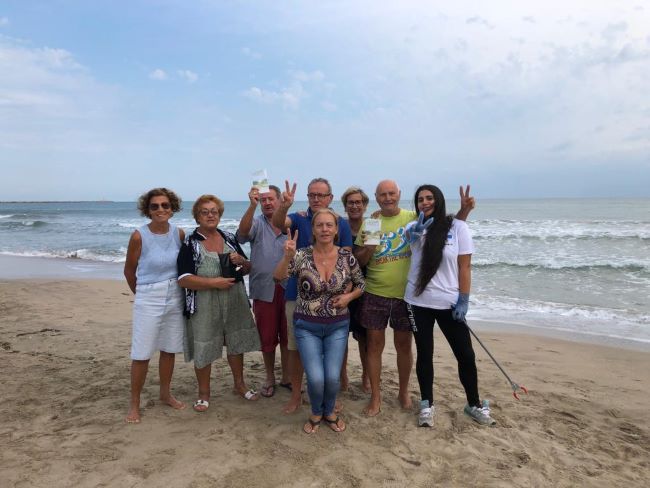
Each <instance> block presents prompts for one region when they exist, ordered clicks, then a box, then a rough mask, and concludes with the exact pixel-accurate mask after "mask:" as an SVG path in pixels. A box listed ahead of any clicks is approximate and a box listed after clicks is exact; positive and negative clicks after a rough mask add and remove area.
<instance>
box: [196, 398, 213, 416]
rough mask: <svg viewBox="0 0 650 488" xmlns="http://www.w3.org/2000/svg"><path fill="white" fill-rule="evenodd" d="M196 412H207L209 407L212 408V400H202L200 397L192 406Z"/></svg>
mask: <svg viewBox="0 0 650 488" xmlns="http://www.w3.org/2000/svg"><path fill="white" fill-rule="evenodd" d="M192 408H193V409H194V411H195V412H199V413H203V412H205V411H206V410H207V409H208V408H210V402H209V401H207V400H201V399H200V398H199V399H198V400H197V401H195V402H194V405H193V406H192Z"/></svg>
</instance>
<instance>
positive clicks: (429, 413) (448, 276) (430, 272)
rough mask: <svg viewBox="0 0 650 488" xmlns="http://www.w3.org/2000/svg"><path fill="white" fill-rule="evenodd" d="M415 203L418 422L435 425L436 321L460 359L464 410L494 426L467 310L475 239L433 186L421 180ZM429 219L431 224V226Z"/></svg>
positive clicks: (412, 290) (411, 296) (411, 230)
mask: <svg viewBox="0 0 650 488" xmlns="http://www.w3.org/2000/svg"><path fill="white" fill-rule="evenodd" d="M414 200H415V202H414V203H415V206H416V208H417V209H418V212H421V213H424V217H425V218H426V219H429V218H431V217H433V222H431V223H429V222H424V223H423V219H422V217H420V219H419V221H418V222H413V223H411V224H409V226H408V227H407V235H408V237H409V239H410V241H411V251H412V256H411V268H410V270H409V275H408V282H407V285H406V292H405V295H404V300H405V301H406V302H407V304H408V306H409V315H410V319H411V325H412V328H413V335H414V336H415V344H416V347H417V362H416V372H417V377H418V382H419V384H420V394H421V397H422V401H421V402H420V417H419V420H418V424H419V425H420V426H428V427H431V426H433V413H434V404H433V326H434V324H435V323H436V322H437V323H438V326H439V327H440V330H441V331H442V333H443V334H444V336H445V338H446V339H447V342H449V345H450V346H451V349H452V351H453V353H454V356H455V357H456V360H457V361H458V375H459V377H460V382H461V383H462V385H463V388H464V389H465V394H466V396H467V405H466V406H465V409H464V412H465V414H467V415H468V416H470V417H471V418H472V419H473V420H475V421H476V422H478V423H480V424H482V425H494V424H495V423H496V422H495V421H494V420H493V419H492V418H491V417H490V409H489V403H488V401H487V400H484V401H483V402H481V400H480V398H479V393H478V376H477V371H476V359H475V356H474V349H473V348H472V340H471V338H470V333H469V330H468V328H467V327H466V326H465V314H466V313H467V308H468V305H469V292H470V286H471V259H472V253H473V252H474V244H473V242H472V236H471V235H470V231H469V228H468V226H467V224H466V223H465V222H463V221H462V220H457V219H455V218H453V217H452V216H448V215H446V207H445V197H444V195H443V194H442V192H441V191H440V189H439V188H438V187H436V186H434V185H421V186H420V187H419V188H418V189H417V190H416V192H415V198H414ZM427 224H429V225H428V227H427Z"/></svg>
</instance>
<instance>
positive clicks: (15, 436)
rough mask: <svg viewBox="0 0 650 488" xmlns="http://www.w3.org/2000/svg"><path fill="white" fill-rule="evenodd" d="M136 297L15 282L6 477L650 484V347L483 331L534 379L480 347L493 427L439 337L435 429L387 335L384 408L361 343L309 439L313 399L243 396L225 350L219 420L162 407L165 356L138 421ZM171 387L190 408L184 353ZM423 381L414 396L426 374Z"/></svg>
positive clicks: (3, 363) (11, 289)
mask: <svg viewBox="0 0 650 488" xmlns="http://www.w3.org/2000/svg"><path fill="white" fill-rule="evenodd" d="M132 300H133V298H132V295H131V293H130V292H129V290H128V288H127V287H126V285H124V284H123V283H119V282H110V281H97V282H92V281H9V282H5V283H2V284H0V316H1V317H2V318H1V321H0V371H2V376H1V379H0V385H1V391H2V395H1V397H2V402H1V403H0V446H1V447H0V450H1V456H0V458H1V459H2V462H1V463H0V486H3V487H10V486H11V487H13V486H16V487H23V486H25V487H28V486H29V487H32V486H43V487H48V488H54V487H59V486H61V487H63V486H106V487H113V486H115V487H124V486H131V487H140V486H174V487H208V486H219V487H231V486H232V487H240V486H264V487H265V486H283V487H320V486H323V487H339V486H340V487H364V488H365V487H368V488H370V487H372V488H376V487H401V486H411V487H428V486H469V485H474V486H488V487H489V486H495V487H497V486H498V487H502V486H526V487H528V486H626V487H630V486H644V485H645V484H646V483H647V480H648V479H650V428H649V426H648V422H647V406H648V404H649V403H650V394H649V392H650V378H649V375H648V371H650V354H648V353H645V352H639V351H632V350H624V349H618V348H609V347H603V346H596V345H587V344H578V343H571V342H565V341H560V340H554V339H547V338H539V337H535V336H530V335H519V334H502V333H499V334H497V333H492V332H481V337H482V338H483V340H484V341H485V343H486V345H487V346H488V347H489V348H490V349H491V351H492V352H493V354H495V356H496V357H497V358H499V359H500V361H502V365H503V366H504V367H505V368H506V370H507V371H509V372H510V373H511V374H512V376H513V377H514V379H516V380H519V381H521V382H522V383H523V384H525V385H526V386H527V387H528V388H529V390H530V394H529V395H528V396H524V397H523V398H522V400H521V401H520V402H517V401H516V400H515V399H514V398H513V397H512V396H511V395H510V389H509V386H508V384H507V383H506V382H505V380H504V378H503V377H502V376H501V374H500V373H499V371H498V370H497V369H496V368H495V366H494V365H493V364H492V362H491V361H490V360H489V358H487V356H486V355H485V353H484V352H483V351H482V350H480V349H479V348H478V346H477V345H476V353H477V357H478V368H479V382H480V383H479V386H480V390H481V393H482V396H483V397H485V398H490V399H491V400H492V403H491V404H492V412H493V416H494V418H495V419H496V420H497V421H498V426H497V427H495V428H486V427H481V426H478V425H476V424H474V423H472V422H471V421H470V420H469V419H468V418H467V417H465V416H464V415H463V413H462V408H463V405H464V403H465V399H464V395H463V392H462V388H461V386H460V384H459V382H458V378H457V372H456V366H455V361H454V359H453V357H452V355H451V353H450V350H449V347H448V345H447V344H446V342H445V340H444V338H443V337H442V336H440V335H438V334H437V335H436V341H437V342H436V361H435V367H436V386H435V395H436V416H435V426H434V427H433V428H431V429H422V428H420V429H419V428H418V427H417V413H416V412H415V410H413V411H403V410H401V409H400V407H399V404H398V403H397V400H396V394H397V372H396V369H395V351H394V348H393V347H392V345H389V344H390V343H391V340H390V339H389V340H387V350H386V352H385V353H384V372H383V391H384V404H383V407H382V412H381V414H380V415H379V416H377V417H375V418H365V417H364V416H363V415H362V414H361V410H362V408H363V407H364V405H365V403H366V401H367V395H366V394H364V393H362V391H361V390H360V385H359V378H360V367H359V361H358V355H357V350H356V343H354V341H351V342H350V346H351V348H350V349H351V350H350V365H349V374H350V378H351V386H350V389H349V391H348V392H345V393H342V394H341V397H340V398H341V401H342V402H343V408H344V410H343V417H344V419H345V421H346V422H347V423H348V428H347V430H346V432H345V433H342V434H337V433H334V432H332V431H331V430H330V429H327V428H326V426H324V425H323V426H321V428H320V430H319V432H317V433H316V434H315V435H310V436H308V435H305V434H303V433H302V431H301V428H302V424H303V422H304V420H305V419H306V417H307V415H308V406H307V405H305V406H303V408H302V410H301V411H300V412H299V413H297V414H294V415H283V414H282V413H281V408H282V405H283V404H284V402H286V400H287V399H288V392H287V391H286V390H285V389H283V388H278V390H277V393H276V394H275V396H274V397H272V398H270V399H267V398H261V399H260V400H259V401H258V402H247V401H245V400H243V399H241V398H239V397H236V396H234V395H233V394H232V393H231V389H232V379H231V377H230V373H229V370H228V367H227V365H226V362H225V361H223V360H222V361H218V362H217V363H215V367H214V369H213V383H212V384H213V396H212V399H211V402H210V409H209V410H208V412H206V413H204V414H198V413H196V412H194V411H192V409H191V408H187V409H186V410H183V411H175V410H172V409H171V408H169V407H166V406H164V405H161V404H160V402H159V401H158V386H157V373H158V371H157V369H158V368H157V361H156V360H154V361H152V364H151V367H150V373H149V377H148V379H147V383H146V385H145V390H144V393H143V405H145V407H144V409H143V413H142V423H141V424H139V425H127V424H126V423H125V422H124V417H125V415H126V410H127V403H128V394H129V364H130V361H129V350H130V327H131V324H130V317H131V306H132ZM246 376H247V380H248V381H249V383H252V384H256V385H257V386H258V387H259V386H260V385H261V384H262V382H263V380H264V368H263V363H262V357H261V354H260V353H255V354H248V355H247V356H246ZM173 389H174V393H175V395H176V396H177V397H178V398H179V399H181V400H183V401H184V402H186V403H188V405H189V404H191V402H192V401H193V400H194V399H195V396H196V383H195V379H194V373H193V368H192V367H191V365H189V364H185V363H183V361H182V356H181V355H179V356H178V360H177V365H176V372H175V376H174V381H173ZM411 391H412V394H413V397H414V400H416V399H417V398H418V394H417V392H418V388H417V381H416V379H415V372H413V375H412V380H411ZM414 403H417V402H414ZM644 480H645V481H644Z"/></svg>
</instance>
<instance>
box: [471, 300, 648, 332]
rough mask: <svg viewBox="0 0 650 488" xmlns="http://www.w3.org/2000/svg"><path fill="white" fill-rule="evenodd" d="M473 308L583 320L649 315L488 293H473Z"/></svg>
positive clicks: (644, 321) (637, 319) (641, 320)
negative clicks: (490, 294) (489, 294)
mask: <svg viewBox="0 0 650 488" xmlns="http://www.w3.org/2000/svg"><path fill="white" fill-rule="evenodd" d="M471 303H472V305H473V307H472V309H473V310H474V311H475V312H476V313H477V315H479V316H480V315H486V314H490V313H494V312H498V313H503V312H508V313H509V314H512V315H513V316H518V315H526V314H541V315H553V316H557V317H563V318H577V319H584V320H585V321H599V322H614V323H620V322H621V321H624V322H625V323H628V324H636V325H641V326H644V327H645V326H650V315H648V314H644V313H638V312H634V311H630V310H627V309H614V308H603V307H593V306H588V305H574V304H565V303H557V302H546V301H536V300H526V299H522V298H512V297H509V298H501V297H498V298H497V297H493V296H487V295H479V294H477V295H474V296H473V297H472V298H471Z"/></svg>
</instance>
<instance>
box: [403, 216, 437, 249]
mask: <svg viewBox="0 0 650 488" xmlns="http://www.w3.org/2000/svg"><path fill="white" fill-rule="evenodd" d="M431 224H433V217H430V218H428V219H427V220H426V221H425V220H424V212H420V215H418V220H417V221H416V222H415V223H413V224H411V225H410V226H409V227H408V240H409V244H410V243H413V242H415V241H417V240H418V239H420V237H422V234H424V231H425V230H427V229H428V228H429V227H430V226H431Z"/></svg>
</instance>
